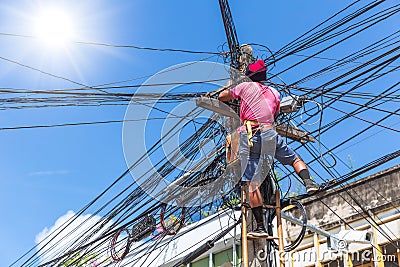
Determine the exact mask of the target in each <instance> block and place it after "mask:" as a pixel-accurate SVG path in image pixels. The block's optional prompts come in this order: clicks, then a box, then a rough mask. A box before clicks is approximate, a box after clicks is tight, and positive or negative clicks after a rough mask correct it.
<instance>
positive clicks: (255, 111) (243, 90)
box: [230, 82, 280, 125]
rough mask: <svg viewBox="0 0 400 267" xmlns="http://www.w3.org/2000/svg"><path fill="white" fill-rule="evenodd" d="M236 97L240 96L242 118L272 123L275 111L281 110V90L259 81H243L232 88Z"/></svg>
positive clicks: (243, 119) (242, 119)
mask: <svg viewBox="0 0 400 267" xmlns="http://www.w3.org/2000/svg"><path fill="white" fill-rule="evenodd" d="M230 92H231V94H232V96H233V97H234V98H240V99H241V100H240V120H241V121H242V122H244V121H245V120H252V121H258V122H260V123H261V124H262V125H264V124H267V125H272V123H273V122H274V115H275V113H277V112H279V108H280V95H279V92H278V91H277V90H276V89H275V88H273V87H270V86H265V85H262V84H260V83H257V82H243V83H240V84H238V85H237V86H235V87H234V88H232V89H230Z"/></svg>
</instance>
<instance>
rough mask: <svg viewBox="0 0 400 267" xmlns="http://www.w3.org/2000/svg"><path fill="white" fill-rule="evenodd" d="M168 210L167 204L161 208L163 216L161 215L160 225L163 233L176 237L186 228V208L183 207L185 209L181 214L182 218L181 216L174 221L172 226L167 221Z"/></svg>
mask: <svg viewBox="0 0 400 267" xmlns="http://www.w3.org/2000/svg"><path fill="white" fill-rule="evenodd" d="M166 209H167V204H164V205H162V206H161V214H160V224H161V227H162V229H163V232H164V233H165V234H166V235H176V234H177V233H178V232H179V230H180V229H181V228H182V227H183V226H184V224H185V215H186V208H185V207H183V208H182V209H181V214H180V216H179V217H176V218H175V219H174V221H173V222H171V223H170V224H168V223H169V221H168V222H166V221H165V211H166ZM169 220H171V218H170V219H169Z"/></svg>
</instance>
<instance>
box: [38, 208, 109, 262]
mask: <svg viewBox="0 0 400 267" xmlns="http://www.w3.org/2000/svg"><path fill="white" fill-rule="evenodd" d="M100 220H101V217H100V216H98V215H95V216H93V215H91V214H86V215H81V216H76V214H75V212H74V211H72V210H70V211H68V212H67V213H66V214H64V215H62V216H61V217H59V218H58V219H57V220H56V222H55V223H54V225H53V226H51V227H49V228H48V227H46V228H44V229H43V230H42V231H41V232H40V233H39V234H37V235H36V238H35V242H36V244H37V245H38V249H39V250H40V252H39V253H40V255H41V257H40V262H41V263H45V262H47V261H49V260H52V259H54V258H57V257H59V256H61V255H63V254H64V253H65V252H67V251H68V250H70V249H72V248H74V247H75V246H76V245H77V244H79V243H80V241H82V240H84V239H85V237H87V236H88V234H90V233H91V232H92V231H93V230H94V226H95V225H96V224H97V223H98V222H99V221H100ZM110 224H111V222H108V224H107V225H106V226H105V227H104V228H103V230H104V229H106V228H108V226H109V225H110ZM101 232H102V231H100V232H99V233H96V234H95V235H93V236H92V237H90V239H89V240H86V241H85V243H87V242H90V241H91V240H94V239H95V238H97V237H99V235H100V234H101ZM107 245H108V243H107V242H103V244H101V245H100V247H98V248H96V251H101V252H102V254H107V253H106V251H107V248H106V246H107ZM96 256H98V258H99V259H100V260H104V259H105V258H106V257H107V255H96Z"/></svg>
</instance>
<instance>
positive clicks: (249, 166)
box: [239, 129, 297, 182]
mask: <svg viewBox="0 0 400 267" xmlns="http://www.w3.org/2000/svg"><path fill="white" fill-rule="evenodd" d="M239 156H240V162H241V168H242V181H243V182H250V181H258V182H262V179H261V177H263V179H264V178H265V177H266V174H267V173H268V171H269V170H270V168H271V166H272V163H273V158H276V159H277V160H278V161H279V162H280V163H282V164H284V165H291V164H292V163H293V162H294V160H295V159H296V157H297V155H296V153H295V152H294V151H293V150H292V149H291V148H290V147H289V146H288V145H287V144H286V143H285V142H284V141H283V139H282V137H281V136H280V135H279V134H277V133H276V132H275V130H274V129H269V130H266V131H262V132H258V133H255V134H254V135H253V147H250V148H249V145H248V141H247V133H246V132H241V133H240V144H239Z"/></svg>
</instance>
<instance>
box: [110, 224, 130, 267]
mask: <svg viewBox="0 0 400 267" xmlns="http://www.w3.org/2000/svg"><path fill="white" fill-rule="evenodd" d="M120 236H122V238H121V239H119V238H120ZM118 239H119V240H118ZM130 246H131V236H130V233H129V230H128V229H126V228H120V229H118V231H117V232H116V233H115V235H114V236H113V237H112V239H111V241H110V253H111V258H112V259H113V260H114V262H118V261H121V260H123V259H124V258H125V257H126V255H127V254H128V252H129V248H130Z"/></svg>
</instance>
